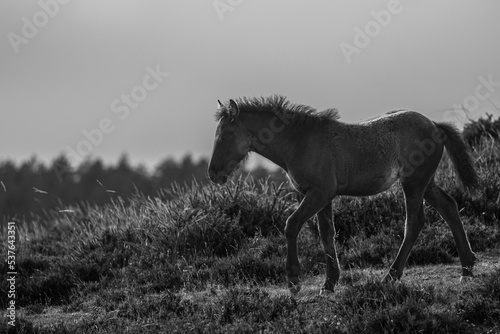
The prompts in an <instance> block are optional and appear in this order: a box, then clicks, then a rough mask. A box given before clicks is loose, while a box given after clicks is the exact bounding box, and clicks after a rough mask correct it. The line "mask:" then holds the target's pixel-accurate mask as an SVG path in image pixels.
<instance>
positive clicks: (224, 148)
mask: <svg viewBox="0 0 500 334" xmlns="http://www.w3.org/2000/svg"><path fill="white" fill-rule="evenodd" d="M238 116H239V109H238V105H237V104H236V102H234V101H233V100H229V105H227V106H224V105H222V103H220V101H218V111H217V119H218V120H219V124H218V125H217V130H216V132H215V139H214V149H213V152H212V158H211V159H210V164H209V166H208V176H209V177H210V180H212V181H213V182H215V183H219V184H223V183H225V182H226V181H227V178H228V177H229V175H231V173H232V172H233V171H234V170H235V169H236V167H238V165H239V163H240V162H241V161H242V160H243V158H245V157H246V156H247V154H248V152H249V150H250V141H249V139H248V136H247V135H246V131H245V129H244V127H243V125H242V123H241V121H240V120H239V119H238Z"/></svg>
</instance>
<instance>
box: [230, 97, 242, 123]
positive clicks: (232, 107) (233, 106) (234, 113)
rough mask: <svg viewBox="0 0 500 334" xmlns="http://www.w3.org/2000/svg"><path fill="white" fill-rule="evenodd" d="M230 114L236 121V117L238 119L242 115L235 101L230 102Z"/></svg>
mask: <svg viewBox="0 0 500 334" xmlns="http://www.w3.org/2000/svg"><path fill="white" fill-rule="evenodd" d="M228 112H229V116H230V117H231V119H235V118H236V117H238V114H239V113H240V111H239V109H238V105H237V104H236V102H234V101H233V100H229V108H228Z"/></svg>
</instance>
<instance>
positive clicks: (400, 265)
mask: <svg viewBox="0 0 500 334" xmlns="http://www.w3.org/2000/svg"><path fill="white" fill-rule="evenodd" d="M402 186H403V191H404V193H405V202H406V222H405V234H404V239H403V243H402V244H401V247H400V248H399V251H398V255H397V256H396V260H394V262H393V264H392V265H391V268H390V269H389V273H388V274H387V275H386V277H385V280H391V279H399V278H401V276H402V275H403V269H404V266H405V264H406V261H407V260H408V256H409V255H410V252H411V249H412V248H413V245H414V243H415V240H417V237H418V235H419V234H420V231H421V230H422V227H423V226H424V222H425V217H424V209H423V193H424V189H425V186H423V185H422V184H421V183H420V184H415V183H413V184H410V183H405V182H402Z"/></svg>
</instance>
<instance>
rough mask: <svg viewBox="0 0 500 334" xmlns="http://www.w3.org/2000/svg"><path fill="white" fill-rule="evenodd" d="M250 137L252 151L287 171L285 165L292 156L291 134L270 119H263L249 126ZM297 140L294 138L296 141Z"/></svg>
mask: <svg viewBox="0 0 500 334" xmlns="http://www.w3.org/2000/svg"><path fill="white" fill-rule="evenodd" d="M249 132H250V135H251V136H252V151H253V152H255V153H258V154H260V155H262V156H263V157H265V158H266V159H268V160H270V161H272V162H274V163H275V164H276V165H278V166H280V167H281V168H283V169H284V170H285V171H286V170H287V163H288V162H289V161H290V160H291V158H292V155H293V148H294V145H293V140H294V138H292V136H291V134H292V132H291V131H290V129H289V128H288V127H287V126H284V124H282V123H280V122H277V121H275V120H273V119H272V117H265V118H263V119H261V120H259V121H258V122H254V123H253V124H251V125H250V126H249ZM297 139H298V138H295V140H297Z"/></svg>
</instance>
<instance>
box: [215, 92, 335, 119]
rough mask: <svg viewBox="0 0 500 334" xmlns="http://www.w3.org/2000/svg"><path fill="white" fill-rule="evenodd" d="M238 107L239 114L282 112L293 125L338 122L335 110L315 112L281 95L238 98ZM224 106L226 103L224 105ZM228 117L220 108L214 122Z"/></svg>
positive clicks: (225, 111) (236, 100)
mask: <svg viewBox="0 0 500 334" xmlns="http://www.w3.org/2000/svg"><path fill="white" fill-rule="evenodd" d="M234 101H235V102H236V104H237V105H238V109H239V110H240V113H270V114H274V115H283V113H284V112H286V113H287V115H289V116H290V117H289V118H290V120H291V122H292V123H295V124H301V125H305V124H313V123H316V122H320V123H322V122H324V121H331V120H338V119H339V118H340V116H339V113H338V110H337V109H325V110H323V111H317V110H316V109H314V108H312V107H310V106H306V105H303V104H295V103H292V102H290V101H289V100H287V98H286V97H285V96H282V95H272V96H268V97H240V98H238V99H235V100H234ZM224 105H225V106H226V105H228V103H226V104H224ZM224 116H228V111H227V108H225V107H222V108H221V109H220V110H218V111H217V112H216V114H215V118H216V120H217V121H218V120H220V119H221V118H222V117H224Z"/></svg>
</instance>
